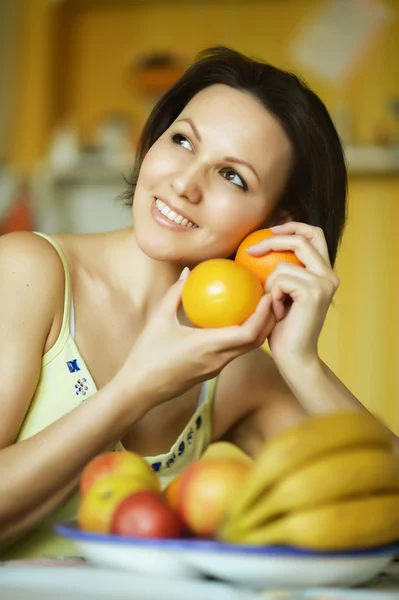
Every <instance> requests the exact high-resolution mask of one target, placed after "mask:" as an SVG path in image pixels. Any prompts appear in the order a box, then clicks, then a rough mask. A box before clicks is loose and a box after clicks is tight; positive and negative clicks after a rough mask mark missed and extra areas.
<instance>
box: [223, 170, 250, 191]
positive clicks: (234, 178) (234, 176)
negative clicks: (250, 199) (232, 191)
mask: <svg viewBox="0 0 399 600" xmlns="http://www.w3.org/2000/svg"><path fill="white" fill-rule="evenodd" d="M220 172H221V174H222V177H224V178H225V179H227V181H231V183H233V184H234V185H236V186H237V187H240V188H241V189H242V190H243V191H244V192H247V191H248V186H247V184H246V182H245V181H244V179H243V178H242V177H240V175H239V174H238V173H236V172H235V171H234V170H233V169H229V168H228V167H226V168H225V169H222V170H221V171H220Z"/></svg>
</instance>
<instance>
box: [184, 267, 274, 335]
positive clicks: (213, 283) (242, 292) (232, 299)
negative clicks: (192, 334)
mask: <svg viewBox="0 0 399 600" xmlns="http://www.w3.org/2000/svg"><path fill="white" fill-rule="evenodd" d="M262 296H263V288H262V286H261V285H260V283H259V281H258V280H257V279H256V277H254V276H253V275H252V274H251V273H250V272H249V271H248V269H245V268H244V267H242V266H241V265H239V264H237V263H235V262H234V261H232V260H228V259H224V258H214V259H211V260H206V261H204V262H202V263H200V264H199V265H197V266H196V267H194V269H193V270H192V271H191V273H190V274H189V276H188V277H187V280H186V282H185V284H184V288H183V294H182V304H183V308H184V312H185V313H186V315H187V317H188V318H189V319H190V321H191V322H192V323H193V324H194V325H196V326H197V327H211V328H212V327H229V326H231V325H241V324H242V323H244V321H246V320H247V319H248V317H250V315H251V314H252V313H253V312H254V311H255V309H256V307H257V304H258V302H259V300H260V299H261V297H262Z"/></svg>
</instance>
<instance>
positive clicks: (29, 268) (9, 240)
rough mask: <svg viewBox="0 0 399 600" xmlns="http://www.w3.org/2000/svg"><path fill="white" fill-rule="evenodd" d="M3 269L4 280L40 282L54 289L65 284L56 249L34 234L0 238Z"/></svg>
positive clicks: (1, 267) (0, 261)
mask: <svg viewBox="0 0 399 600" xmlns="http://www.w3.org/2000/svg"><path fill="white" fill-rule="evenodd" d="M0 269H1V273H2V276H3V277H11V278H12V279H13V280H15V281H20V282H21V283H22V282H25V284H27V283H29V282H31V283H32V282H34V281H37V282H40V283H43V284H44V286H45V288H46V287H51V288H52V289H54V283H56V282H57V281H59V282H60V283H62V286H63V285H64V283H63V279H64V277H63V267H62V263H61V261H60V259H59V256H58V254H57V252H56V250H55V249H54V248H53V246H52V245H51V244H50V243H49V242H48V241H47V240H45V239H44V238H42V237H41V236H39V235H36V234H34V233H32V232H30V231H18V232H15V233H7V234H5V235H3V236H0ZM46 282H48V284H47V286H46ZM43 291H44V290H43Z"/></svg>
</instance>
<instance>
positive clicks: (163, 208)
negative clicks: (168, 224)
mask: <svg viewBox="0 0 399 600" xmlns="http://www.w3.org/2000/svg"><path fill="white" fill-rule="evenodd" d="M155 206H156V207H157V209H158V210H159V212H161V213H162V214H163V215H164V216H165V217H167V218H168V219H169V220H170V221H174V222H175V223H177V224H179V225H183V226H184V227H193V228H197V227H198V225H195V223H193V222H192V221H189V220H188V219H186V218H185V217H183V216H182V215H179V214H178V213H177V212H175V211H174V210H172V209H171V208H169V206H167V205H166V204H165V202H162V200H159V199H158V198H156V199H155Z"/></svg>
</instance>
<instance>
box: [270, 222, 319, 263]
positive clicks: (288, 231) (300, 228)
mask: <svg viewBox="0 0 399 600" xmlns="http://www.w3.org/2000/svg"><path fill="white" fill-rule="evenodd" d="M270 231H272V232H273V233H276V234H278V235H280V234H284V235H302V236H303V237H305V238H306V239H307V240H309V242H310V243H311V244H312V246H314V247H315V248H316V250H317V251H318V252H319V253H320V254H321V256H322V257H323V258H324V260H325V261H326V262H327V264H331V263H330V258H329V254H328V247H327V242H326V238H325V235H324V231H323V230H322V229H321V228H320V227H315V226H314V225H308V224H307V223H300V222H298V221H289V222H288V223H283V224H282V225H275V226H274V227H270Z"/></svg>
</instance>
